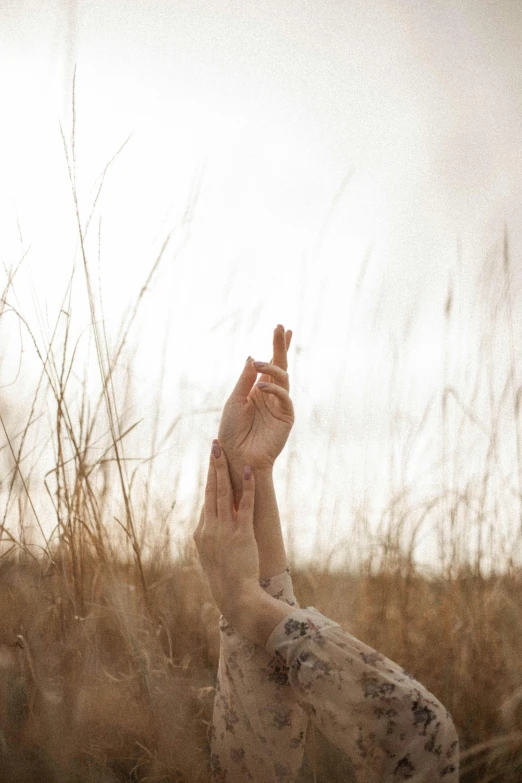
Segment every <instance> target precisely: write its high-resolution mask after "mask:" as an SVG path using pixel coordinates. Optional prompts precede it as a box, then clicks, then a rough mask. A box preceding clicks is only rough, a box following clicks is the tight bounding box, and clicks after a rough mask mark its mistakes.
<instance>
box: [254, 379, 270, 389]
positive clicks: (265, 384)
mask: <svg viewBox="0 0 522 783" xmlns="http://www.w3.org/2000/svg"><path fill="white" fill-rule="evenodd" d="M256 386H257V387H258V388H259V389H266V388H267V386H268V383H265V382H264V381H259V383H256Z"/></svg>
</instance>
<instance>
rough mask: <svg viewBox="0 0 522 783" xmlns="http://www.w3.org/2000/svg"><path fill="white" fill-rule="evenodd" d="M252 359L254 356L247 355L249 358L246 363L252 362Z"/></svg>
mask: <svg viewBox="0 0 522 783" xmlns="http://www.w3.org/2000/svg"><path fill="white" fill-rule="evenodd" d="M251 361H252V357H251V356H247V360H246V362H245V364H248V362H251Z"/></svg>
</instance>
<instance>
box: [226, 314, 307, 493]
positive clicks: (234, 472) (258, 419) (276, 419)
mask: <svg viewBox="0 0 522 783" xmlns="http://www.w3.org/2000/svg"><path fill="white" fill-rule="evenodd" d="M291 339H292V332H291V331H286V332H285V329H284V327H283V326H282V325H281V324H279V325H278V326H277V327H276V329H275V330H274V339H273V357H272V361H271V362H260V361H256V362H254V361H253V360H251V359H250V357H249V359H248V360H247V362H246V364H245V366H244V368H243V371H242V373H241V375H240V376H239V380H238V382H237V384H236V386H235V388H234V390H233V392H232V394H231V395H230V397H229V398H228V400H227V402H226V404H225V407H224V409H223V415H222V417H221V423H220V426H219V442H220V444H221V446H222V447H223V449H224V450H225V453H226V455H227V458H228V461H229V464H230V467H231V477H232V480H233V483H234V490H235V492H236V494H238V492H239V493H240V486H239V485H240V476H241V469H242V466H243V465H250V466H251V467H252V468H254V469H261V470H263V469H269V470H271V469H272V466H273V464H274V462H275V460H276V458H277V456H278V454H279V453H280V452H281V450H282V448H283V446H284V445H285V443H286V441H287V439H288V435H289V434H290V430H291V429H292V425H293V423H294V408H293V405H292V401H291V399H290V395H289V389H290V383H289V379H288V373H287V368H288V360H287V351H288V348H289V346H290V341H291ZM260 372H261V373H263V374H262V376H261V379H260V382H259V383H258V384H255V381H256V378H257V375H258V373H260ZM254 384H255V385H254Z"/></svg>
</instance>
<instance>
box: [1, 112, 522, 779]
mask: <svg viewBox="0 0 522 783" xmlns="http://www.w3.org/2000/svg"><path fill="white" fill-rule="evenodd" d="M73 125H74V111H73ZM73 138H74V136H73ZM65 147H66V153H67V161H68V165H69V174H70V182H71V189H72V196H73V203H74V207H75V215H76V221H77V230H78V236H79V259H80V264H79V268H80V270H81V271H82V272H83V282H84V286H83V291H84V293H86V303H87V305H88V310H89V311H90V318H89V320H90V325H91V331H90V338H89V339H90V345H91V347H92V349H93V350H92V353H93V354H94V357H95V358H94V361H93V360H92V358H93V357H92V356H91V354H89V352H88V351H85V350H83V352H82V351H80V350H79V349H78V346H79V345H80V340H81V339H82V338H81V336H80V335H79V333H75V332H74V326H73V319H72V312H73V309H74V308H73V306H72V299H73V293H72V292H73V285H76V284H77V283H76V282H75V281H76V277H77V276H78V270H77V269H75V271H74V272H73V275H72V276H71V280H70V281H69V284H68V286H67V289H66V293H65V295H64V299H63V303H62V309H61V310H60V313H59V314H58V316H57V319H56V322H55V324H54V326H53V328H52V329H51V331H50V333H49V334H47V335H43V340H42V338H41V336H40V335H38V334H37V333H36V331H35V330H34V329H32V327H31V325H30V324H29V323H28V321H27V320H26V319H25V318H24V316H23V314H22V313H19V312H18V311H17V310H16V308H15V306H14V304H13V301H15V300H14V299H13V297H12V291H13V286H14V282H15V277H16V272H17V270H16V269H14V270H13V271H12V272H11V273H10V274H9V275H8V280H7V283H6V286H5V290H4V292H3V295H2V297H1V307H0V316H2V315H4V314H6V313H7V312H12V313H15V314H16V316H17V318H18V320H19V323H20V325H21V328H23V329H24V330H25V332H26V333H27V334H28V335H29V339H30V340H31V342H32V344H33V348H34V352H35V355H36V356H37V357H38V359H39V361H40V367H41V372H40V376H39V378H37V380H36V382H35V383H34V387H30V389H29V392H30V393H29V396H27V394H25V396H24V395H20V397H19V398H18V399H17V400H16V411H14V410H13V405H12V404H11V405H9V403H8V397H7V396H6V398H5V401H4V402H2V403H1V406H0V423H1V427H2V430H3V434H4V440H3V444H2V451H1V454H2V458H3V470H2V482H1V489H2V502H3V504H4V505H3V508H2V509H1V514H2V519H1V521H0V780H6V781H11V782H12V783H17V781H19V782H20V783H33V781H34V783H46V782H47V781H49V782H51V781H52V782H53V783H54V782H55V781H56V782H57V783H61V781H63V782H64V783H65V782H67V783H72V782H73V781H74V782H76V781H77V783H86V782H87V781H97V783H104V782H105V781H106V782H107V783H110V782H113V781H114V782H115V781H148V782H149V783H161V782H163V783H167V781H172V782H174V781H179V783H181V782H182V781H183V783H199V781H205V780H208V774H209V743H208V731H209V724H210V720H211V710H212V701H213V686H214V682H215V676H216V664H217V656H218V647H219V639H218V632H217V611H216V608H215V606H214V605H213V603H212V600H211V597H210V596H209V593H208V590H207V587H206V585H205V583H204V580H203V579H202V575H201V572H200V570H199V568H198V565H197V563H196V562H195V560H194V552H193V549H192V548H191V546H187V547H186V548H183V547H181V548H178V551H177V554H175V553H176V548H175V547H174V546H173V545H172V540H171V533H172V530H171V524H170V522H169V520H170V516H169V514H170V511H171V510H172V508H173V506H174V504H175V502H176V494H177V492H178V488H179V477H180V475H181V470H182V465H181V461H179V460H178V462H177V463H176V464H174V465H173V466H172V481H171V488H172V491H173V497H171V498H167V499H166V500H165V498H162V499H161V502H160V499H158V498H157V497H156V496H155V495H154V492H155V490H157V486H156V484H155V482H154V470H155V463H154V459H155V456H156V455H157V454H158V453H159V452H160V451H161V449H162V448H163V447H164V446H165V444H166V443H167V441H168V442H169V443H170V444H171V445H172V444H173V442H174V445H175V449H174V451H173V453H176V454H178V455H179V454H183V452H184V442H183V437H184V435H183V430H182V429H179V428H178V429H177V425H178V423H179V421H180V417H182V415H183V411H175V412H174V417H173V421H172V422H169V423H167V425H166V427H164V430H165V432H163V434H162V433H160V432H159V423H158V418H159V406H158V410H157V412H156V420H155V421H153V422H152V423H151V422H148V430H149V432H150V433H151V438H150V443H148V445H147V448H146V449H144V451H142V453H141V454H140V455H139V458H138V459H137V462H136V461H135V462H133V461H132V460H130V459H129V458H128V456H127V454H128V451H126V444H127V443H128V442H129V439H132V437H133V433H135V427H136V423H137V419H136V418H132V415H131V414H132V410H133V405H132V393H131V390H130V386H129V383H128V378H129V376H130V374H131V373H130V365H129V361H130V358H129V351H130V348H129V345H130V337H129V335H130V334H131V330H132V325H133V322H134V319H135V317H136V315H137V313H138V311H139V308H140V305H141V301H142V298H143V295H144V293H145V291H146V290H147V288H148V286H149V284H150V282H151V280H152V279H153V277H154V275H155V274H156V272H157V270H158V268H159V266H160V264H161V261H162V258H163V257H164V255H165V253H166V250H167V249H168V248H169V241H170V235H169V236H167V238H166V239H165V241H164V242H163V243H162V244H161V246H160V248H159V250H158V253H157V256H156V257H155V258H154V259H152V262H151V267H150V269H151V271H150V273H149V275H148V276H147V279H146V281H145V283H144V285H143V288H142V290H141V292H140V294H139V296H138V298H137V300H136V303H135V305H134V306H133V307H132V308H131V309H130V311H129V315H128V318H127V319H126V320H125V322H124V324H123V326H122V329H121V332H120V334H119V336H118V337H117V339H116V341H115V342H114V344H112V345H110V343H109V336H108V335H107V334H106V333H105V331H104V329H103V327H102V324H103V306H102V301H101V298H100V295H99V292H98V293H97V292H96V290H95V286H94V285H93V282H92V279H91V265H90V262H89V252H90V248H91V250H92V241H94V248H96V237H94V239H92V232H93V226H94V225H95V221H94V215H95V209H96V203H97V201H98V197H99V193H100V189H101V187H102V185H103V179H104V177H105V175H106V173H107V170H108V168H109V167H107V169H106V170H105V172H104V173H103V175H102V177H101V180H100V185H99V188H100V189H99V190H98V191H97V192H96V195H95V199H94V205H93V209H92V211H91V213H90V214H89V216H88V219H87V220H86V221H82V219H81V215H80V210H79V206H78V198H77V194H76V184H75V171H74V165H75V161H74V154H75V153H74V143H73V144H72V145H71V147H70V148H68V147H67V145H65ZM109 165H110V164H109ZM196 197H197V194H195V196H194V199H195V198H196ZM189 211H190V210H189ZM89 241H91V245H90V244H89ZM93 252H95V251H93ZM497 272H498V275H497V278H496V279H497V282H498V280H500V288H499V291H500V293H499V296H498V297H496V298H495V296H492V298H491V301H492V303H493V311H492V314H491V315H492V318H493V323H495V319H496V318H498V312H499V308H500V307H501V306H502V307H503V308H504V311H505V313H506V314H507V320H506V323H507V338H508V339H507V343H506V344H508V345H509V351H510V362H509V367H508V370H507V374H506V370H505V367H504V369H503V375H502V377H500V375H496V373H497V365H496V364H495V361H494V359H495V350H496V349H495V345H494V344H493V343H492V341H491V340H490V341H489V342H487V341H486V342H485V343H481V346H480V350H479V353H478V355H477V357H478V359H477V362H476V364H475V365H474V368H473V367H472V369H474V370H475V373H474V375H473V373H472V376H473V377H470V373H469V372H467V373H466V375H465V378H464V380H465V382H466V383H465V384H464V388H465V389H467V392H468V393H467V396H464V397H463V396H462V394H461V391H460V390H457V388H456V386H455V385H454V384H453V378H452V377H451V373H450V371H449V370H448V371H447V374H446V377H444V378H443V379H442V383H441V389H440V399H439V406H438V410H439V411H440V428H439V434H440V449H439V458H440V459H439V463H438V465H437V466H436V468H434V470H437V471H438V472H439V473H440V475H441V477H442V478H441V482H440V484H439V490H438V492H435V494H434V495H432V496H430V497H427V498H426V500H425V502H424V503H423V504H419V503H417V502H415V503H413V502H411V503H409V501H408V498H409V495H408V492H407V491H403V490H405V486H404V487H401V485H400V484H399V486H398V487H396V488H395V493H394V494H393V493H392V495H393V497H392V499H391V500H390V503H389V505H388V507H387V509H386V510H385V512H384V513H383V514H382V515H381V517H380V524H379V525H377V527H376V528H375V526H374V527H372V526H371V525H370V522H369V519H368V518H367V516H365V514H363V513H362V512H360V513H359V516H358V517H357V515H356V517H357V520H358V521H357V525H354V526H353V529H352V537H351V539H350V541H349V548H350V549H351V551H352V557H351V558H350V569H348V568H346V569H345V570H344V571H339V570H337V571H336V570H332V569H331V568H328V567H326V566H324V567H318V566H315V567H310V568H308V569H305V568H303V567H302V566H301V568H299V567H298V566H296V568H295V569H294V579H295V588H296V593H297V595H298V598H299V599H300V602H301V604H302V605H314V606H316V607H317V608H318V609H319V610H320V611H322V612H324V613H325V614H327V615H328V616H330V617H332V618H334V619H336V620H338V621H339V622H340V623H341V624H342V625H343V626H344V627H345V628H347V629H348V630H349V631H351V632H352V633H353V634H355V635H356V636H358V637H360V638H361V639H363V640H364V641H365V642H366V643H368V644H370V645H372V646H374V647H376V648H377V649H379V650H381V651H382V652H384V653H385V654H387V655H388V656H389V657H391V658H392V659H394V660H396V661H397V662H399V663H400V664H402V665H403V666H404V667H405V668H406V669H408V670H409V671H410V672H411V673H412V674H413V675H415V676H416V677H417V678H418V679H419V680H421V681H422V682H423V683H425V684H426V686H427V687H428V688H429V689H430V690H432V691H433V693H434V694H435V695H436V696H437V697H438V698H439V699H440V700H441V701H442V702H443V703H444V704H445V705H447V707H448V708H449V709H450V711H451V712H452V714H453V716H454V719H455V722H456V725H457V728H458V731H459V734H460V738H461V746H462V750H463V759H462V780H463V781H469V783H471V782H472V781H473V783H488V782H489V783H509V782H510V781H513V783H514V781H518V780H521V779H522V665H521V661H522V598H521V590H520V588H521V581H522V574H521V572H520V569H519V568H518V567H517V562H518V560H517V557H516V556H515V555H516V553H517V547H519V546H520V542H521V533H522V525H518V520H517V519H515V528H516V532H515V534H514V535H512V536H511V537H510V534H506V530H505V528H503V527H502V525H501V524H500V522H501V521H502V518H503V516H502V515H503V514H505V513H506V512H507V513H508V514H509V513H511V512H512V511H513V508H515V510H516V514H519V515H520V518H521V519H522V502H521V501H522V490H521V488H522V446H521V444H522V437H521V436H520V432H521V430H520V422H519V412H520V410H519V409H520V401H521V398H522V391H521V389H522V387H521V386H520V385H519V383H518V380H517V378H518V372H517V367H518V353H517V346H516V339H515V333H514V326H513V322H514V316H513V312H514V310H513V308H514V305H513V296H512V290H511V288H510V285H509V281H510V268H509V253H508V249H507V244H506V243H505V244H504V248H503V250H502V264H501V265H500V266H497ZM488 274H489V272H488ZM75 276H76V277H75ZM485 282H486V285H485V288H486V289H487V292H488V296H490V295H492V291H494V286H493V285H492V282H491V279H490V278H488V279H486V281H485ZM454 296H455V291H454V290H453V288H452V287H451V285H450V287H449V289H448V296H447V299H446V302H445V305H444V317H445V319H446V323H447V325H448V329H449V328H450V326H451V321H452V318H453V317H454V312H455V304H454ZM80 355H81V359H80V358H79V357H80ZM450 364H451V362H450V361H449V358H448V362H447V363H446V366H447V367H449V365H450ZM94 370H95V371H96V372H97V373H98V378H99V382H98V384H97V385H96V384H94V391H93V382H92V378H93V372H94ZM467 370H469V366H468V367H467ZM5 394H6V395H7V392H5ZM451 400H453V402H454V403H455V404H454V405H453V408H451V409H450V401H451ZM394 405H395V402H394V401H393V400H391V401H390V409H393V406H394ZM123 411H125V413H123ZM15 413H16V415H15ZM45 416H47V429H45V427H43V424H42V422H43V421H44V420H45ZM488 417H489V418H488ZM484 421H486V426H484ZM424 425H425V421H424V418H423V417H420V418H419V421H417V422H415V423H414V426H413V429H412V431H411V432H409V433H408V436H407V438H406V439H405V440H404V441H403V442H401V444H399V446H401V448H402V449H403V452H402V453H400V454H399V455H398V457H399V459H398V461H399V462H401V464H402V468H403V472H404V475H405V476H406V473H407V470H406V468H407V463H408V460H409V458H410V456H411V453H412V450H413V447H414V445H415V439H416V438H417V437H419V436H420V434H421V431H422V428H423V427H424ZM506 426H507V427H508V428H511V431H512V433H513V434H514V436H515V446H516V448H515V449H514V450H513V454H512V456H513V460H512V462H513V464H514V466H515V467H514V470H513V471H512V473H514V477H515V478H514V482H513V480H512V479H513V475H510V476H508V477H507V478H506V476H505V474H503V468H502V462H503V460H504V458H505V454H506V451H505V449H504V446H502V443H501V441H502V438H501V437H500V433H501V432H503V431H504V429H505V428H506ZM466 428H468V429H471V430H472V431H473V432H475V430H477V428H478V429H479V430H480V431H481V433H479V434H480V437H481V438H482V440H480V442H479V443H478V446H477V447H475V446H474V445H473V448H474V451H475V457H477V455H478V461H477V460H475V463H474V465H475V466H476V464H479V471H478V472H477V471H476V467H473V470H471V469H470V470H469V471H467V470H466V468H467V466H466V465H465V464H464V461H463V458H462V455H461V454H460V453H459V446H460V444H461V443H463V442H465V436H466ZM176 438H177V439H178V440H177V441H176ZM467 442H469V443H472V444H474V443H475V441H474V440H473V439H472V438H471V439H468V441H467ZM393 445H394V448H395V445H396V444H393ZM144 452H146V453H144ZM464 460H465V458H464ZM326 462H327V463H328V458H327V460H326ZM404 481H406V479H404ZM513 486H515V489H513ZM200 489H201V475H200V481H199V490H200ZM506 492H507V494H508V495H509V497H510V498H511V501H512V502H513V504H514V505H511V506H509V505H506V503H505V502H504V499H505V495H506ZM287 495H288V497H291V493H287ZM42 498H43V500H42ZM503 502H504V505H503ZM196 504H197V498H195V500H194V508H195V507H196ZM44 507H46V508H47V509H48V510H49V508H50V510H51V511H50V513H47V515H46V516H45V517H44V516H43V515H42V508H44ZM194 521H195V520H194V514H193V512H192V516H191V515H190V514H189V515H188V519H187V522H188V527H190V528H192V527H193V526H194V524H193V523H194ZM429 525H431V528H432V529H433V530H435V533H436V537H437V540H438V542H439V548H438V555H439V563H438V567H437V568H434V569H433V572H432V573H431V574H427V573H426V572H425V571H422V570H421V569H420V568H419V567H418V565H417V561H416V540H417V535H418V533H419V530H420V529H421V528H423V527H426V526H429ZM370 539H371V541H372V546H370V547H368V545H367V544H368V541H369V540H370ZM353 553H364V556H362V555H361V557H359V558H358V559H357V557H354V556H353ZM307 753H308V755H307V761H306V763H305V768H304V772H303V780H305V779H306V780H308V779H312V777H313V773H312V770H313V769H314V768H315V769H316V771H317V776H318V779H319V780H325V781H326V780H327V781H336V780H345V779H346V778H345V775H344V773H343V771H342V765H341V764H340V761H339V759H337V758H336V755H335V751H334V749H332V748H329V747H327V746H326V745H325V743H324V742H323V741H322V740H321V739H320V737H317V736H316V737H315V738H312V739H311V745H310V747H309V748H308V751H307Z"/></svg>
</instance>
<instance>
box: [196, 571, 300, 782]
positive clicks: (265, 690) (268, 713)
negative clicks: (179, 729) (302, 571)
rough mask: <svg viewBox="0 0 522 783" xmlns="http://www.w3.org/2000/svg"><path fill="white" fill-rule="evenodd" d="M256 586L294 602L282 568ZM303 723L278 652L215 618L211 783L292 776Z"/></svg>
mask: <svg viewBox="0 0 522 783" xmlns="http://www.w3.org/2000/svg"><path fill="white" fill-rule="evenodd" d="M261 586H262V587H263V588H264V589H265V590H266V591H267V592H268V593H269V594H270V595H272V596H273V597H274V598H277V599H279V600H280V601H285V602H286V603H287V604H289V605H290V606H296V607H297V606H298V604H297V601H296V599H295V596H294V593H293V587H292V579H291V577H290V571H289V570H288V569H287V570H286V571H285V572H284V573H283V574H280V575H278V576H275V577H272V579H267V580H263V581H262V582H261ZM307 723H308V716H307V713H306V712H305V711H304V710H303V709H302V707H301V706H300V705H299V704H298V702H297V700H296V698H295V694H294V692H293V690H292V688H291V687H290V684H289V682H288V669H287V667H286V665H285V664H284V662H283V661H282V659H281V658H280V656H277V655H274V654H273V653H269V652H267V650H265V649H264V648H263V647H260V646H259V645H256V644H253V643H251V642H249V641H248V640H247V639H246V638H245V637H244V636H242V635H241V634H239V633H238V632H237V631H235V630H234V628H232V627H231V626H230V625H229V623H228V622H227V621H226V620H225V619H224V617H221V619H220V651H219V666H218V676H217V685H216V696H215V700H214V715H213V721H212V732H211V765H212V780H213V781H214V783H225V781H226V783H247V781H251V783H290V781H295V780H296V778H297V776H298V774H299V770H300V768H301V763H302V760H303V753H304V745H305V735H306V726H307Z"/></svg>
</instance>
